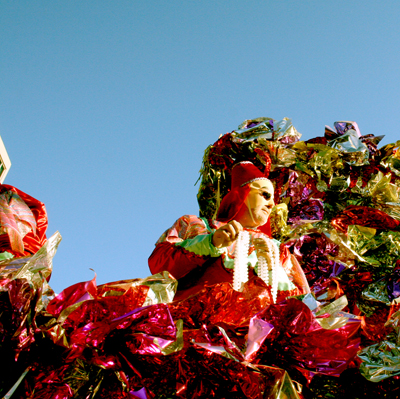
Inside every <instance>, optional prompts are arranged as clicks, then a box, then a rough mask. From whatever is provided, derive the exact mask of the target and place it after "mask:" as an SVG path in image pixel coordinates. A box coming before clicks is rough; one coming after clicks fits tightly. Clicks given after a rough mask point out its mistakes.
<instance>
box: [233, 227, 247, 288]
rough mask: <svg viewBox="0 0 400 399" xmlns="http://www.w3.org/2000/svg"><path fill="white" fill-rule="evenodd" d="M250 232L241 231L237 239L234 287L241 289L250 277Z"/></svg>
mask: <svg viewBox="0 0 400 399" xmlns="http://www.w3.org/2000/svg"><path fill="white" fill-rule="evenodd" d="M249 243H250V234H249V232H248V231H245V230H244V231H241V232H240V233H239V235H238V238H237V241H236V249H235V262H234V267H233V289H234V290H236V291H240V290H241V288H242V285H243V284H244V283H245V282H247V281H248V279H249V267H248V265H247V256H248V254H249Z"/></svg>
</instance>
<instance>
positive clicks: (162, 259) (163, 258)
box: [149, 241, 210, 280]
mask: <svg viewBox="0 0 400 399" xmlns="http://www.w3.org/2000/svg"><path fill="white" fill-rule="evenodd" d="M209 259H210V257H209V256H200V255H196V254H194V253H193V252H189V251H187V250H186V249H185V248H183V247H180V246H177V245H175V244H173V243H170V242H168V241H164V242H160V243H159V244H157V245H156V248H155V249H154V251H153V253H152V254H151V255H150V258H149V268H150V271H151V273H152V274H155V273H160V272H163V271H165V270H166V271H168V272H169V273H170V274H172V276H173V277H174V278H176V279H177V280H179V279H180V278H182V277H184V276H186V275H187V274H188V273H189V272H191V271H192V270H194V269H196V268H198V267H201V266H203V265H204V264H205V263H206V262H207V261H209Z"/></svg>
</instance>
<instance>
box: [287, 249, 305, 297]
mask: <svg viewBox="0 0 400 399" xmlns="http://www.w3.org/2000/svg"><path fill="white" fill-rule="evenodd" d="M286 262H287V263H286ZM286 262H285V264H284V265H283V267H284V269H285V270H286V272H287V274H288V275H289V278H290V279H291V280H292V282H293V284H294V285H296V287H297V288H299V289H300V290H301V292H302V294H309V293H310V292H311V290H310V286H309V285H308V281H307V278H306V275H305V274H304V271H303V269H302V268H301V266H300V264H299V262H298V261H297V259H296V257H295V256H294V255H292V254H289V256H288V258H287V260H286Z"/></svg>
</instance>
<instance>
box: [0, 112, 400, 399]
mask: <svg viewBox="0 0 400 399" xmlns="http://www.w3.org/2000/svg"><path fill="white" fill-rule="evenodd" d="M322 133H323V134H321V136H320V137H315V138H313V139H311V140H308V141H301V135H300V133H298V132H297V130H296V129H295V128H294V126H293V125H292V123H291V120H290V119H287V118H285V119H284V120H282V121H275V120H273V119H271V118H258V119H254V120H246V121H245V122H244V123H242V124H241V125H240V126H239V128H238V129H237V130H235V131H233V132H231V133H227V134H224V135H222V136H220V138H219V139H218V140H217V141H216V142H215V143H214V144H213V145H210V146H209V147H208V148H207V149H206V150H205V153H204V158H203V163H202V166H201V171H200V178H199V191H198V203H199V209H200V211H199V215H200V216H202V217H205V218H207V219H213V218H214V217H215V216H214V215H215V214H216V212H217V211H218V207H219V205H220V201H221V199H222V198H223V197H224V196H225V195H226V194H228V193H229V191H230V177H231V176H230V174H231V170H232V167H233V165H235V164H237V163H238V162H242V161H250V162H252V163H253V164H254V165H255V166H257V168H259V169H260V170H261V171H264V170H268V177H269V179H270V180H271V181H272V182H273V184H274V186H275V198H274V200H275V204H276V206H275V207H274V209H273V213H272V215H271V218H270V222H271V223H270V224H271V232H272V236H273V237H274V238H275V239H277V240H279V241H280V242H281V243H282V245H283V246H284V247H285V248H286V249H287V250H288V251H289V252H290V253H291V254H292V255H293V256H294V257H295V258H296V259H297V261H298V263H299V264H300V265H301V267H302V269H303V271H304V273H305V276H306V277H307V281H308V284H309V286H310V288H311V292H310V293H308V294H304V295H300V296H294V297H289V298H286V299H285V300H283V301H270V300H269V297H268V295H267V294H266V292H267V291H266V290H267V284H266V283H265V281H263V279H262V278H259V277H257V276H255V277H252V278H249V279H248V280H247V281H245V282H244V284H242V285H241V286H240V287H233V286H232V284H230V283H226V282H225V283H220V284H215V285H209V286H205V287H203V288H202V289H201V290H200V291H199V292H197V293H196V294H193V295H191V296H189V297H188V298H185V299H181V300H176V299H174V296H175V293H176V291H177V285H178V282H177V280H175V278H174V276H172V275H171V274H169V273H168V272H163V273H159V274H154V275H150V276H149V277H147V278H145V279H132V280H124V281H116V282H110V283H107V284H103V285H99V286H97V285H96V280H95V278H94V279H93V280H91V281H86V282H80V283H77V284H75V285H73V286H71V287H67V288H65V290H64V291H62V292H61V293H60V294H58V295H57V296H56V295H55V294H54V292H53V291H52V289H51V279H50V276H51V273H52V268H53V261H52V260H53V257H54V255H55V253H56V250H57V246H58V245H59V243H60V241H61V236H60V234H59V233H58V232H57V233H55V234H54V235H53V236H51V237H46V227H47V215H46V211H45V207H44V204H42V203H41V202H40V201H38V200H36V199H34V198H32V197H30V196H29V195H27V194H25V193H23V192H22V191H20V190H18V189H17V188H15V187H12V186H7V185H2V186H1V190H0V223H1V231H0V232H1V233H2V234H0V244H1V252H2V255H1V256H2V260H1V262H0V301H1V309H2V311H1V313H0V329H1V330H0V334H1V341H0V355H1V359H2V366H3V367H2V372H1V374H0V395H1V397H4V398H13V399H16V398H35V399H41V398H43V399H50V398H58V399H67V398H271V399H277V398H290V399H295V398H296V399H298V398H305V399H308V398H373V397H376V396H377V395H379V396H380V397H383V398H398V397H400V388H399V386H400V382H399V378H400V305H399V303H400V199H399V192H400V152H399V151H398V148H399V146H400V141H397V142H396V143H392V144H387V145H385V146H383V147H381V148H379V142H380V141H381V139H382V136H379V132H374V133H378V134H377V135H375V134H368V135H364V136H363V135H361V133H360V131H359V129H358V126H357V124H356V123H354V122H336V123H335V124H334V128H329V127H326V128H325V131H324V132H322ZM164 228H165V226H160V233H161V232H162V231H163V229H164ZM149 255H150V254H149ZM133 277H134V276H133ZM234 288H235V289H234Z"/></svg>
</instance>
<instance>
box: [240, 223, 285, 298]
mask: <svg viewBox="0 0 400 399" xmlns="http://www.w3.org/2000/svg"><path fill="white" fill-rule="evenodd" d="M264 240H265V243H266V245H267V248H268V252H269V258H268V259H265V257H263V256H260V257H258V276H259V277H260V278H261V279H262V280H263V281H264V282H265V283H266V284H268V285H270V286H271V293H272V301H273V303H275V302H276V297H277V294H278V279H277V272H278V266H279V249H278V246H277V245H276V243H275V242H274V241H273V240H271V239H270V238H267V237H265V238H264ZM249 243H250V234H249V232H248V231H245V230H244V231H241V232H240V233H239V235H238V238H237V241H236V249H235V261H234V267H233V289H234V290H236V291H239V290H240V289H241V288H242V286H243V284H244V283H245V282H247V281H248V279H249V268H248V265H247V255H248V253H249ZM270 269H271V273H269V270H270ZM270 275H271V281H269V280H270V278H269V276H270Z"/></svg>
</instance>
